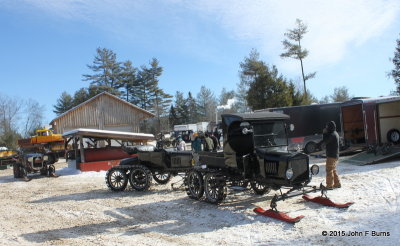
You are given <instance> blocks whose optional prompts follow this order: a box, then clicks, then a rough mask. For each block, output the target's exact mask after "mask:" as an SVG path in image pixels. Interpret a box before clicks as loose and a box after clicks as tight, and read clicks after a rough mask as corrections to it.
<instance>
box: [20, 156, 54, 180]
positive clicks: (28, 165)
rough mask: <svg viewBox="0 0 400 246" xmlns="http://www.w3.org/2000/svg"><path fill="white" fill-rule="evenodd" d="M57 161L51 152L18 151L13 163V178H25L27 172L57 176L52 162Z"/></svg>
mask: <svg viewBox="0 0 400 246" xmlns="http://www.w3.org/2000/svg"><path fill="white" fill-rule="evenodd" d="M56 161H57V159H56V158H54V154H53V153H47V154H46V153H37V152H35V153H24V152H23V151H19V152H18V156H17V157H16V158H15V163H14V164H13V172H14V178H27V175H28V174H29V173H39V172H40V174H41V175H47V176H50V177H57V175H56V174H55V171H56V169H55V167H54V163H55V162H56Z"/></svg>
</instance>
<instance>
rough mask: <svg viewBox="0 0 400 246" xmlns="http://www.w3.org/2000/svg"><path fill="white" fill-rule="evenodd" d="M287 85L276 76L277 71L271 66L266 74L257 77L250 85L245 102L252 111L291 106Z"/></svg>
mask: <svg viewBox="0 0 400 246" xmlns="http://www.w3.org/2000/svg"><path fill="white" fill-rule="evenodd" d="M287 84H288V83H287V82H286V80H285V79H284V78H283V77H282V75H279V74H278V69H277V68H276V67H275V66H273V67H272V68H268V67H267V66H266V72H265V73H263V74H261V75H259V76H257V77H256V79H255V81H254V82H252V83H251V84H250V88H249V91H248V94H247V102H248V104H249V106H250V108H251V109H252V110H257V109H264V108H275V107H284V106H290V105H292V97H291V94H290V90H289V88H288V85H287Z"/></svg>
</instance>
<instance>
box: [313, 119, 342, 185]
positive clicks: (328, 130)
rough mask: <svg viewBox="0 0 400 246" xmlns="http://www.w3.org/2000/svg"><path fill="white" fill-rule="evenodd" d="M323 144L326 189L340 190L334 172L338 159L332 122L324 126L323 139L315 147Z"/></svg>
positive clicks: (337, 139)
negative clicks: (324, 149)
mask: <svg viewBox="0 0 400 246" xmlns="http://www.w3.org/2000/svg"><path fill="white" fill-rule="evenodd" d="M323 143H324V144H325V146H326V188H327V189H334V188H340V187H341V184H340V180H339V176H338V174H337V171H336V166H337V163H338V159H339V134H338V133H337V131H336V124H335V122H334V121H331V122H329V123H327V124H326V126H325V129H324V133H323V139H322V141H321V142H319V143H318V144H317V147H318V148H321V145H322V144H323Z"/></svg>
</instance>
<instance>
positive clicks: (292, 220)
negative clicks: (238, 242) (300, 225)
mask: <svg viewBox="0 0 400 246" xmlns="http://www.w3.org/2000/svg"><path fill="white" fill-rule="evenodd" d="M253 211H254V212H255V213H257V214H260V215H263V216H266V217H270V218H274V219H277V220H282V221H285V222H288V223H293V224H294V223H297V222H299V221H300V220H301V219H302V218H304V216H303V215H300V216H297V217H294V218H293V217H290V216H289V215H287V214H286V213H283V212H278V211H275V210H272V209H268V210H264V209H262V208H260V207H257V208H255V209H254V210H253Z"/></svg>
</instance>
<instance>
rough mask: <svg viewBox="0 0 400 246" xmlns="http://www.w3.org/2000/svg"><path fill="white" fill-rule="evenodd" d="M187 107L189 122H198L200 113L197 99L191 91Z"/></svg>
mask: <svg viewBox="0 0 400 246" xmlns="http://www.w3.org/2000/svg"><path fill="white" fill-rule="evenodd" d="M186 104H187V109H188V118H189V123H192V124H193V123H196V122H198V121H199V120H198V118H199V116H198V115H199V113H198V107H197V102H196V99H194V98H193V96H192V93H191V92H190V91H189V93H188V97H187V99H186Z"/></svg>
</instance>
